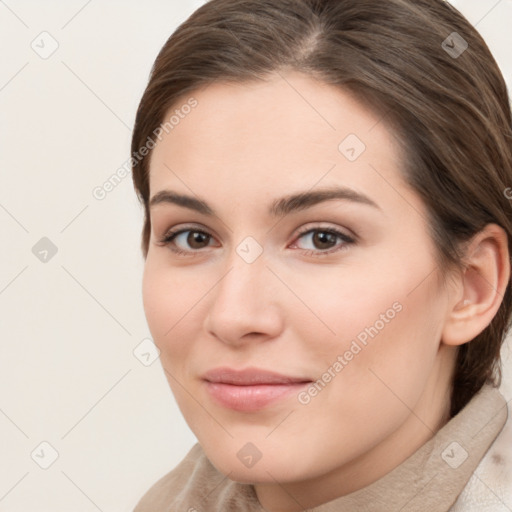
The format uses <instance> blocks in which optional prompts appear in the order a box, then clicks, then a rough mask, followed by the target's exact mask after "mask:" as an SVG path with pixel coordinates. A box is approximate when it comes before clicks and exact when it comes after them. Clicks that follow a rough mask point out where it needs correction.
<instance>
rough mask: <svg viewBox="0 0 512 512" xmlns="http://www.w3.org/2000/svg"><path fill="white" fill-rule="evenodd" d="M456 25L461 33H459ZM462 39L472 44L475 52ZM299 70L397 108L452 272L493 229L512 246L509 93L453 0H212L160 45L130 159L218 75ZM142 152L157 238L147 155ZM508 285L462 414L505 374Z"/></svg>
mask: <svg viewBox="0 0 512 512" xmlns="http://www.w3.org/2000/svg"><path fill="white" fill-rule="evenodd" d="M454 32H456V33H457V34H456V35H455V34H453V33H454ZM464 42H465V43H467V45H468V47H467V49H466V50H465V51H463V52H462V53H461V54H460V55H459V54H457V53H454V51H455V52H457V50H459V53H460V51H461V50H463V49H464V48H465V46H464ZM285 69H290V70H296V71H300V72H302V73H305V74H307V75H309V76H311V77H313V78H316V79H319V80H321V81H323V82H325V83H328V84H332V85H335V86H338V87H340V88H343V89H344V90H346V91H350V92H352V93H353V94H355V96H356V97H357V98H358V99H359V100H360V101H361V102H362V103H364V104H366V105H370V106H371V107H372V108H373V109H374V110H375V111H376V112H378V113H379V114H381V115H384V116H385V122H386V123H388V125H389V126H391V127H393V129H394V133H395V135H396V136H397V137H398V139H399V140H400V141H402V144H403V147H404V155H405V156H404V160H405V161H404V170H403V173H404V178H405V179H406V181H407V183H408V184H409V185H410V186H411V187H412V189H413V190H415V191H416V192H417V193H418V194H419V196H420V197H421V198H422V200H423V201H424V203H425V205H426V207H427V211H428V215H429V219H428V220H429V227H430V231H431V236H432V239H433V241H434V242H435V245H436V247H437V250H438V254H437V255H436V256H437V259H438V265H439V268H440V269H441V270H442V272H443V274H444V272H445V271H447V270H448V269H453V268H455V269H457V268H463V265H464V263H463V256H464V253H463V250H462V248H463V245H464V242H467V241H468V240H469V239H470V238H471V237H472V236H473V235H475V234H476V233H477V232H478V231H480V230H481V229H482V228H483V227H484V226H485V225H486V224H488V223H491V222H492V223H496V224H498V225H499V226H501V227H502V228H503V229H504V230H505V232H506V234H507V236H508V245H509V251H510V253H511V254H512V222H511V215H510V207H511V205H510V203H509V201H508V199H507V197H505V193H504V191H505V189H506V188H507V187H508V186H511V185H512V152H511V140H512V137H511V111H510V104H509V98H508V94H507V88H506V85H505V82H504V80H503V77H502V75H501V73H500V71H499V68H498V66H497V64H496V61H495V60H494V58H493V56H492V55H491V53H490V51H489V49H488V47H487V45H486V44H485V42H484V40H483V39H482V37H481V36H480V35H479V33H478V32H477V31H476V29H475V28H473V27H472V26H471V24H470V23H469V22H468V21H467V20H466V19H465V18H464V17H463V16H462V15H461V14H460V13H459V12H458V11H457V10H456V9H455V8H454V7H452V6H451V5H450V4H448V3H446V2H444V1H442V0H210V1H209V2H207V3H206V4H205V5H204V6H202V7H201V8H200V9H198V10H197V11H195V12H194V13H193V14H192V15H191V16H190V17H189V18H188V19H187V20H186V21H185V22H184V23H182V24H181V25H180V26H179V27H178V28H177V29H176V31H175V32H174V33H173V34H172V35H171V37H170V38H169V39H168V41H167V42H166V43H165V45H164V46H163V48H162V49H161V51H160V53H159V55H158V57H157V59H156V61H155V63H154V66H153V69H152V72H151V76H150V80H149V84H148V86H147V88H146V90H145V92H144V95H143V97H142V99H141V102H140V105H139V108H138V111H137V116H136V121H135V127H134V131H133V138H132V153H133V155H134V156H135V155H136V154H137V155H138V152H139V150H140V148H142V147H144V146H145V145H146V144H148V141H149V140H151V137H152V134H153V136H154V134H156V133H158V132H157V129H158V127H159V125H160V124H161V123H163V122H164V119H165V115H167V113H168V111H169V109H170V108H171V106H173V105H175V104H176V103H177V101H178V100H179V99H180V98H183V97H185V95H186V94H191V93H192V92H193V91H194V90H197V89H198V88H200V87H202V86H206V85H208V84H210V83H212V82H218V81H222V82H229V81H231V82H237V83H244V82H245V83H247V82H248V81H251V80H263V79H265V77H267V76H268V75H270V74H271V73H276V72H280V71H281V70H285ZM150 156H151V153H149V154H148V155H147V156H146V157H145V158H140V157H138V160H135V159H134V158H132V163H133V182H134V185H135V188H136V191H137V194H138V197H139V200H140V201H141V203H142V204H143V206H144V211H145V221H144V227H143V233H142V251H143V254H144V257H146V256H147V252H148V246H149V239H150V231H151V225H150V216H149V205H148V202H149V160H150ZM511 293H512V292H511V286H510V282H509V284H508V285H507V289H506V293H505V295H504V297H503V300H502V303H501V305H500V308H499V310H498V312H497V314H496V315H495V317H494V318H493V320H492V322H491V323H490V324H489V325H488V326H487V327H486V329H485V330H484V331H483V332H482V333H480V334H479V335H478V336H476V337H475V338H474V339H473V340H472V341H470V342H469V343H466V344H464V345H462V346H461V347H459V349H458V350H459V352H458V359H457V363H456V367H455V373H454V377H453V389H452V395H451V415H452V416H453V415H455V414H457V413H458V412H459V411H460V410H461V409H462V408H463V407H464V406H465V405H466V404H467V403H468V401H469V400H470V399H471V398H472V397H473V395H474V394H475V393H476V392H477V391H479V390H480V388H481V387H482V386H483V384H484V383H486V382H490V383H493V384H494V385H495V386H497V385H499V383H500V382H501V367H500V349H501V345H502V343H503V341H504V339H505V336H506V334H507V331H508V329H509V327H510V319H511V314H512V294H511Z"/></svg>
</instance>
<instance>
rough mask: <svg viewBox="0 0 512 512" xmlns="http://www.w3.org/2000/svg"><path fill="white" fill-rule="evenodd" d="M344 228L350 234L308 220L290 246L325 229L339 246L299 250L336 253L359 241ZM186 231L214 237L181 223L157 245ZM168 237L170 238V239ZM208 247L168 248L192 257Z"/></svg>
mask: <svg viewBox="0 0 512 512" xmlns="http://www.w3.org/2000/svg"><path fill="white" fill-rule="evenodd" d="M344 229H345V230H347V231H349V232H350V234H347V233H345V232H344V231H343V230H342V229H341V228H339V227H333V226H329V225H325V222H322V221H316V222H315V221H312V222H309V223H308V224H306V225H305V226H302V227H301V228H300V229H299V230H298V232H297V233H296V234H294V235H293V240H294V241H293V242H292V246H293V245H294V244H295V243H296V241H297V240H298V239H300V238H301V237H302V236H303V235H305V234H308V233H311V232H315V231H325V232H329V233H332V234H334V235H335V236H337V237H338V238H340V239H341V240H342V244H341V246H339V245H338V246H335V247H334V248H330V249H326V250H320V249H317V250H314V249H299V250H301V251H303V252H304V251H307V253H308V254H312V255H314V256H320V257H321V256H327V255H329V254H331V253H338V252H341V251H343V250H344V249H346V248H347V246H349V245H355V244H357V243H358V241H359V237H358V236H357V235H356V234H355V233H354V232H353V231H352V230H348V229H347V228H344ZM187 231H191V232H196V233H203V234H205V235H207V236H209V237H210V240H211V239H215V238H216V237H215V235H213V234H212V233H211V232H210V230H209V229H207V228H204V227H202V226H200V225H198V224H183V225H181V226H180V227H178V228H175V227H173V228H171V229H169V230H167V231H166V233H165V234H164V235H163V236H162V237H161V238H159V240H158V242H157V243H158V245H162V246H169V248H170V246H171V245H172V244H173V243H174V240H175V238H176V237H177V236H179V235H181V234H183V233H184V232H187ZM170 239H172V240H170ZM208 247H210V245H208V246H207V247H205V248H201V249H195V250H194V249H191V250H183V249H180V248H179V247H175V248H170V250H171V251H172V252H174V253H176V254H181V255H183V256H190V257H193V256H199V255H201V254H203V253H204V252H206V249H207V248H208Z"/></svg>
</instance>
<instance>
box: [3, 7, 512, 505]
mask: <svg viewBox="0 0 512 512" xmlns="http://www.w3.org/2000/svg"><path fill="white" fill-rule="evenodd" d="M453 3H454V4H455V5H456V6H457V7H458V8H459V9H460V10H461V11H462V12H463V14H465V15H466V16H467V17H468V19H469V20H470V21H471V22H472V23H473V24H474V25H476V26H477V28H478V30H479V31H480V32H481V34H482V35H483V36H484V38H485V39H486V41H487V43H488V44H489V46H490V48H491V50H492V52H493V53H494V55H495V57H496V59H497V60H498V62H499V64H500V67H501V69H502V72H503V74H504V76H505V79H506V80H507V83H508V84H509V85H512V53H511V52H510V48H512V34H511V31H510V26H511V21H512V1H511V0H501V1H497V0H486V1H483V0H459V1H457V2H453ZM201 4H202V2H201V1H200V0H198V1H190V0H188V1H187V0H179V1H178V0H172V1H165V2H164V1H163V0H161V1H156V0H151V1H142V0H129V1H126V0H125V1H122V2H121V1H120V0H118V1H110V2H106V1H103V2H100V1H99V0H89V1H85V0H73V1H66V2H64V1H62V0H61V1H45V2H37V1H35V0H33V1H23V0H20V1H14V0H6V1H2V0H0V48H1V52H2V58H1V67H0V116H1V117H0V150H1V160H0V163H1V165H0V173H1V174H0V176H1V181H0V183H1V187H0V233H1V244H2V245H1V247H2V250H1V252H0V335H1V338H2V343H1V357H0V379H1V380H0V460H1V461H2V462H1V463H0V511H9V512H18V511H20V512H21V511H23V512H29V511H35V512H43V511H45V512H46V511H48V512H49V511H52V512H64V511H70V510H73V511H74V512H79V511H84V512H89V511H91V512H92V511H97V510H100V511H103V512H107V511H112V512H114V511H115V512H117V511H131V510H133V507H134V506H135V504H136V502H137V501H138V499H139V498H140V497H141V496H142V494H144V492H145V491H146V490H147V489H148V488H149V487H150V486H151V485H152V484H153V483H154V482H155V481H156V480H157V479H158V478H160V477H161V476H162V475H163V474H164V473H166V472H168V471H169V470H170V469H172V468H173V467H174V466H175V465H176V464H177V463H178V462H179V461H180V460H181V459H182V458H183V457H184V456H185V454H186V453H187V452H188V450H189V449H190V447H191V446H192V445H193V444H194V443H195V437H194V435H193V434H192V433H191V431H190V430H189V428H188V426H187V425H186V423H185V422H184V420H183V419H182V417H181V414H180V412H179V410H178V408H177V406H176V403H175V401H174V398H173V397H172V394H171V392H170V390H169V388H168V384H167V381H166V379H165V377H164V372H163V370H162V368H161V366H160V362H159V360H158V359H157V360H156V361H155V362H154V363H153V364H151V365H149V366H145V365H144V364H143V363H141V361H140V360H139V359H138V358H137V357H136V356H135V354H134V350H135V352H136V353H137V346H138V345H139V344H140V343H141V342H142V340H144V339H145V338H148V337H149V336H150V333H149V330H148V328H147V325H146V321H145V317H144V312H143V307H142V298H141V275H142V269H143V259H142V255H141V252H140V248H139V247H140V231H141V227H142V210H141V209H140V207H139V204H138V202H137V200H136V196H135V193H134V191H133V186H132V182H131V176H130V175H128V176H127V177H126V178H125V179H124V180H122V182H121V183H120V184H119V185H118V186H117V187H116V188H115V189H114V190H112V191H111V192H110V193H109V194H107V196H106V197H105V199H103V200H101V201H100V200H98V199H95V198H94V197H93V195H92V191H93V189H94V188H95V187H98V186H101V185H102V184H103V183H104V182H105V181H107V180H108V179H109V177H110V176H111V175H112V174H114V173H115V172H116V170H117V169H118V168H119V167H121V166H122V165H123V164H124V163H125V162H126V160H127V159H128V157H129V153H130V148H129V145H130V136H131V128H132V125H133V121H134V116H135V111H136V108H137V105H138V101H139V100H140V97H141V95H142V92H143V90H144V88H145V85H146V83H147V79H148V75H149V71H150V69H151V66H152V64H153V61H154V59H155V57H156V54H157V52H158V51H159V50H160V48H161V46H162V45H163V44H164V42H165V41H166V40H167V38H168V37H169V36H170V34H171V33H172V32H173V30H174V29H175V28H176V27H177V26H178V24H180V23H181V22H183V21H184V20H185V19H186V18H187V17H188V16H189V15H190V14H191V13H192V12H193V11H194V10H195V9H196V8H197V7H199V6H200V5H201ZM45 31H46V32H48V33H49V34H50V36H48V35H43V36H40V34H41V33H42V32H45ZM447 35H448V34H447ZM41 38H44V39H43V42H41ZM33 41H35V42H34V43H33ZM54 41H56V43H55V42H54ZM440 43H441V42H440ZM52 44H53V45H56V44H58V48H57V49H56V51H55V52H54V53H53V54H52V55H51V56H49V57H48V58H42V57H41V56H40V55H39V54H38V53H36V51H34V49H33V48H32V46H36V47H37V45H39V48H40V49H39V50H38V51H39V52H40V53H41V52H44V51H50V50H51V49H52ZM31 45H32V46H31ZM510 186H512V183H511V184H510ZM43 238H47V239H49V240H50V241H51V247H53V248H54V249H53V250H54V251H55V250H57V252H56V254H54V255H53V254H52V251H51V249H49V253H48V255H47V256H46V258H47V261H41V260H40V259H39V258H40V257H41V256H40V257H36V254H34V252H36V253H37V252H38V251H36V250H33V247H34V246H36V248H39V250H41V247H43V249H45V248H46V249H47V250H48V248H49V247H50V243H49V242H48V240H46V241H42V242H41V239H43ZM36 244H43V245H36ZM45 244H46V245H45ZM509 352H510V350H509V349H508V348H507V349H505V351H504V357H505V358H506V361H505V367H506V369H505V377H506V381H505V385H504V386H503V387H502V392H503V394H504V395H505V396H506V398H507V399H508V400H510V399H511V398H512V394H511V391H510V390H511V389H512V385H511V380H512V378H511V374H512V368H511V366H512V358H511V357H510V355H509ZM42 442H46V443H49V444H50V445H51V446H52V447H53V449H54V450H55V451H56V453H58V458H57V459H56V460H55V462H54V463H53V464H52V465H51V466H50V467H48V469H43V468H42V467H40V465H41V464H43V465H44V464H45V463H48V462H49V461H51V457H52V453H53V452H52V449H51V448H49V447H48V446H47V445H45V444H43V445H41V443H42Z"/></svg>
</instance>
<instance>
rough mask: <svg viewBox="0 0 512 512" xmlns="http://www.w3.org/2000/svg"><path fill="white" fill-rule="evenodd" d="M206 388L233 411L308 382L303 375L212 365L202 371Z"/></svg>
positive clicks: (267, 401)
mask: <svg viewBox="0 0 512 512" xmlns="http://www.w3.org/2000/svg"><path fill="white" fill-rule="evenodd" d="M203 379H204V380H205V384H206V389H207V390H208V393H209V394H210V395H211V397H212V398H213V399H214V400H215V401H216V402H217V403H219V404H220V405H222V406H224V407H228V408H230V409H234V410H236V411H245V412H252V411H257V410H259V409H262V408H264V407H265V406H267V405H270V404H271V403H272V402H275V401H277V400H279V399H283V398H285V397H286V396H288V395H290V394H292V393H295V394H296V393H297V392H298V391H299V389H300V388H301V387H303V386H305V385H307V384H308V383H310V382H311V380H310V379H307V378H304V377H290V376H287V375H281V374H279V373H275V372H271V371H268V370H261V369H258V368H246V369H245V370H233V369H231V368H225V367H224V368H215V369H213V370H210V371H208V372H206V373H205V374H204V375H203Z"/></svg>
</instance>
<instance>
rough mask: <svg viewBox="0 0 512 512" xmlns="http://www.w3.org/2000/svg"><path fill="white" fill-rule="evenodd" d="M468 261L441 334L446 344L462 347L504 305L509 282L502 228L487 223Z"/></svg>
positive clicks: (475, 239) (468, 251) (470, 248)
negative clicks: (502, 303)
mask: <svg viewBox="0 0 512 512" xmlns="http://www.w3.org/2000/svg"><path fill="white" fill-rule="evenodd" d="M465 261H466V267H465V270H464V271H463V272H462V274H461V276H460V287H459V295H458V297H456V298H455V299H454V301H453V302H454V304H453V307H451V309H450V310H449V311H448V317H447V319H446V322H445V326H444V329H443V333H442V338H441V339H442V342H443V343H445V344H446V345H462V344H464V343H467V342H468V341H471V340H472V339H474V338H475V337H476V336H478V334H480V333H481V332H482V331H483V330H484V329H485V328H486V327H487V326H488V325H489V324H490V323H491V321H492V319H493V318H494V316H495V315H496V313H497V311H498V309H499V307H500V305H501V302H502V300H503V296H504V294H505V290H506V288H507V285H508V283H509V279H510V256H509V251H508V243H507V235H506V233H505V231H504V230H503V228H501V227H500V226H498V225H497V224H487V226H485V228H484V229H483V230H481V231H480V232H478V233H477V234H476V235H475V236H474V237H473V239H472V240H471V242H470V243H469V244H468V246H467V249H466V257H465ZM461 290H462V293H461Z"/></svg>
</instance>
